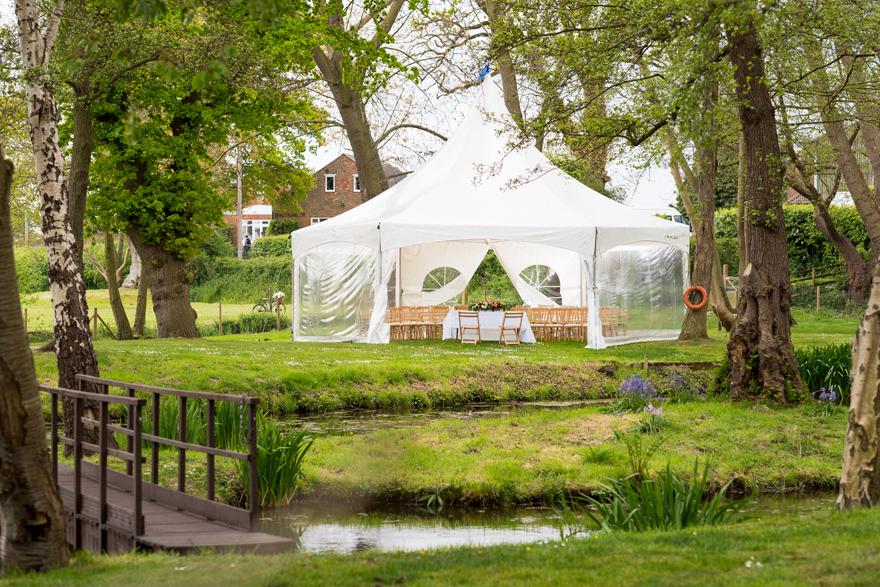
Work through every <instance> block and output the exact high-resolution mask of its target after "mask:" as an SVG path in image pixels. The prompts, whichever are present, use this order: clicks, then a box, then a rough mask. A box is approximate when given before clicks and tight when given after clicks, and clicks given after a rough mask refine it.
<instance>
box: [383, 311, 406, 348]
mask: <svg viewBox="0 0 880 587" xmlns="http://www.w3.org/2000/svg"><path fill="white" fill-rule="evenodd" d="M385 321H386V322H388V324H389V329H390V333H389V334H390V336H389V337H390V338H391V340H401V339H403V326H401V324H400V308H398V307H393V308H388V311H387V312H386V313H385Z"/></svg>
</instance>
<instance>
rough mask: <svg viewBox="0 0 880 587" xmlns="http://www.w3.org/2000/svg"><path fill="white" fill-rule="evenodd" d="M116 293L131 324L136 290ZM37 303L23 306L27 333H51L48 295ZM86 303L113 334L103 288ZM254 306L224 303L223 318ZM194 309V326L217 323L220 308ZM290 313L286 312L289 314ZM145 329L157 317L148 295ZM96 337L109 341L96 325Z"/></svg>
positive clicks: (204, 306) (88, 294)
mask: <svg viewBox="0 0 880 587" xmlns="http://www.w3.org/2000/svg"><path fill="white" fill-rule="evenodd" d="M119 293H120V295H121V297H122V304H123V305H124V306H125V313H126V314H127V315H128V320H129V323H131V324H134V312H135V308H136V306H137V290H135V289H121V290H119ZM33 297H35V298H36V300H35V301H34V302H32V303H29V304H26V305H25V307H26V308H27V312H28V331H29V332H33V331H46V332H48V331H51V330H52V299H51V297H50V294H49V292H40V293H38V294H33ZM86 300H87V301H88V304H89V318H90V319H91V316H92V314H93V312H94V311H95V309H97V310H98V314H99V315H100V316H101V318H103V319H104V321H105V322H106V323H107V324H109V325H110V327H111V328H113V331H114V332H116V322H114V319H113V310H111V309H110V295H109V294H108V293H107V290H106V289H90V290H87V291H86ZM257 301H258V300H254V303H256V302H257ZM253 306H254V304H223V319H224V320H226V319H229V318H235V317H237V316H240V315H242V314H250V312H251V309H252V308H253ZM192 307H193V310H195V311H196V313H197V314H198V318H197V319H196V323H197V324H199V325H205V324H211V323H216V322H217V318H218V317H219V313H218V312H219V306H218V305H217V304H200V303H198V302H193V303H192ZM289 313H290V311H289V310H288V314H289ZM146 329H147V331H148V332H149V331H150V330H152V331H153V333H154V334H155V330H156V315H155V314H153V302H152V300H151V298H150V295H149V293H148V294H147V314H146ZM98 338H99V339H105V338H106V339H107V340H111V337H110V335H109V334H107V331H106V330H105V329H104V327H103V326H101V325H100V323H98Z"/></svg>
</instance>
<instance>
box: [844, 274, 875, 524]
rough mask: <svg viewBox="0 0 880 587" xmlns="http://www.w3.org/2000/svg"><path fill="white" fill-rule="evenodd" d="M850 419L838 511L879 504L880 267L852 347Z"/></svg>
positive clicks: (847, 428)
mask: <svg viewBox="0 0 880 587" xmlns="http://www.w3.org/2000/svg"><path fill="white" fill-rule="evenodd" d="M850 377H851V378H852V386H851V387H850V400H849V418H848V421H847V425H846V437H845V439H844V444H843V471H842V472H841V475H840V493H839V494H838V496H837V509H841V510H842V509H849V508H856V507H873V506H875V505H877V504H878V503H880V437H878V431H880V265H875V266H874V278H873V284H872V286H871V298H870V300H869V301H868V309H867V310H866V311H865V316H864V317H863V318H862V323H861V324H859V329H858V330H857V331H856V336H855V340H853V344H852V368H851V370H850Z"/></svg>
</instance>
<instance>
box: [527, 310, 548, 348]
mask: <svg viewBox="0 0 880 587" xmlns="http://www.w3.org/2000/svg"><path fill="white" fill-rule="evenodd" d="M549 320H550V310H549V309H548V308H532V309H531V310H529V323H530V324H531V327H532V333H533V334H534V335H535V340H547V322H548V321H549Z"/></svg>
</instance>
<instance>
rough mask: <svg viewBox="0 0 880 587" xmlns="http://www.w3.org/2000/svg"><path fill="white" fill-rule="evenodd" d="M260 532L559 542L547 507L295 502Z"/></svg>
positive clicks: (790, 510)
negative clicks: (331, 505)
mask: <svg viewBox="0 0 880 587" xmlns="http://www.w3.org/2000/svg"><path fill="white" fill-rule="evenodd" d="M836 497H837V494H836V493H810V494H800V495H795V494H789V495H765V496H761V497H759V498H757V499H755V500H753V501H752V502H751V503H750V504H749V506H748V507H746V508H745V510H744V511H745V514H746V515H747V516H748V517H750V518H763V517H770V516H777V515H807V514H810V513H812V512H814V511H816V510H822V509H830V508H832V507H834V500H835V499H836ZM260 525H261V531H262V532H267V533H269V534H277V535H281V536H286V537H288V538H293V539H294V540H296V541H297V542H298V544H299V548H300V550H302V551H304V552H337V553H343V554H348V553H352V552H358V551H363V550H371V549H378V550H404V551H419V550H430V549H436V548H442V547H448V546H467V545H471V546H475V547H480V546H489V545H492V544H511V543H523V542H537V541H551V540H559V539H560V529H561V526H562V524H561V520H560V519H559V517H558V516H556V514H555V513H554V512H553V510H552V509H551V508H549V507H545V506H535V507H516V508H496V509H477V508H443V509H442V510H440V511H439V512H436V513H431V512H428V511H426V510H425V508H419V507H416V506H398V507H390V508H388V507H385V508H358V507H355V506H346V505H342V506H339V507H337V508H336V509H335V510H330V509H328V507H327V505H321V506H316V505H307V504H293V505H291V506H289V507H287V508H279V509H277V510H271V511H264V512H263V517H262V519H261V522H260Z"/></svg>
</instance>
